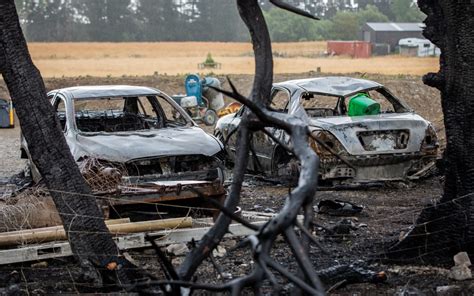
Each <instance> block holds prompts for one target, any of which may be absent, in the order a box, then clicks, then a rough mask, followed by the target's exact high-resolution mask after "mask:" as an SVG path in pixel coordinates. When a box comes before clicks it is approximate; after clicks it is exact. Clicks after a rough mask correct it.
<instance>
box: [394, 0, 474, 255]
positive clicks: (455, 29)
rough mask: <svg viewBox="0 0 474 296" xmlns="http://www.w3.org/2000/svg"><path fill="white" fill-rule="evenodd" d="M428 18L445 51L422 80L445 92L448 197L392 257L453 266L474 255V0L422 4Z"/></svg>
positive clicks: (429, 30)
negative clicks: (458, 258)
mask: <svg viewBox="0 0 474 296" xmlns="http://www.w3.org/2000/svg"><path fill="white" fill-rule="evenodd" d="M418 5H419V7H420V8H421V10H422V11H423V12H424V13H425V14H426V15H427V18H426V20H425V24H426V28H425V29H424V32H423V34H424V36H425V37H426V38H428V39H429V40H431V41H432V42H433V43H434V44H435V45H436V46H438V47H439V48H440V49H441V57H440V70H439V72H438V73H429V74H427V75H425V76H424V77H423V82H424V83H425V84H427V85H429V86H432V87H435V88H437V89H439V91H440V92H441V100H442V108H443V113H444V124H445V127H446V138H447V148H446V149H447V150H446V153H445V164H446V166H445V184H444V194H443V196H442V198H441V199H440V201H439V202H438V203H437V204H435V205H432V206H430V207H427V208H425V209H424V210H423V211H422V213H421V214H420V216H419V217H418V220H417V222H416V224H415V225H414V226H413V228H412V229H411V231H410V232H409V233H408V235H407V236H406V237H405V238H404V239H403V240H401V241H400V242H398V243H397V244H395V245H394V246H392V247H391V248H390V249H389V252H388V255H387V256H388V259H389V260H395V261H398V262H400V261H405V262H425V263H441V262H447V261H448V262H452V256H453V255H454V254H456V253H457V252H459V251H467V252H468V253H469V254H470V255H471V256H474V136H473V130H474V18H473V15H474V5H473V4H472V1H443V0H419V1H418Z"/></svg>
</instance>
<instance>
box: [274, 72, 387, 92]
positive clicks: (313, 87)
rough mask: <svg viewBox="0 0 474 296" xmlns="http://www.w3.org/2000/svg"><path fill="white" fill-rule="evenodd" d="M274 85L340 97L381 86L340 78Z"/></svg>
mask: <svg viewBox="0 0 474 296" xmlns="http://www.w3.org/2000/svg"><path fill="white" fill-rule="evenodd" d="M274 85H275V86H280V87H285V88H288V89H290V90H295V89H297V88H300V89H302V90H303V91H307V92H314V93H320V94H327V95H333V96H342V97H345V96H348V95H351V94H354V93H357V92H360V91H364V90H367V89H373V88H378V87H381V86H382V85H381V84H379V83H377V82H374V81H370V80H365V79H358V78H351V77H340V76H332V77H319V78H309V79H298V80H289V81H285V82H280V83H275V84H274Z"/></svg>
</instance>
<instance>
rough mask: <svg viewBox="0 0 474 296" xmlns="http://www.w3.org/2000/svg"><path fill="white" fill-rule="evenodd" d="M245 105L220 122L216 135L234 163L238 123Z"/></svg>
mask: <svg viewBox="0 0 474 296" xmlns="http://www.w3.org/2000/svg"><path fill="white" fill-rule="evenodd" d="M245 109H246V107H245V106H242V107H241V108H240V109H239V111H237V112H236V113H235V114H233V115H228V116H227V117H226V118H225V119H224V120H222V121H221V122H220V124H222V126H221V127H220V130H219V133H220V135H219V134H217V137H218V138H220V140H221V141H222V142H223V144H224V146H225V149H226V153H227V157H228V158H229V160H230V161H231V162H234V163H235V158H236V147H237V141H238V130H237V129H238V128H239V125H240V121H241V117H242V115H243V114H244V112H245Z"/></svg>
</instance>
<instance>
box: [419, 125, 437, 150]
mask: <svg viewBox="0 0 474 296" xmlns="http://www.w3.org/2000/svg"><path fill="white" fill-rule="evenodd" d="M438 147H439V142H438V136H437V135H436V131H435V129H434V127H433V126H432V125H431V124H430V125H428V128H427V129H426V132H425V138H424V139H423V143H422V145H421V151H423V152H436V151H437V150H438Z"/></svg>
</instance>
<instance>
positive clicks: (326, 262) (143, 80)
mask: <svg viewBox="0 0 474 296" xmlns="http://www.w3.org/2000/svg"><path fill="white" fill-rule="evenodd" d="M313 75H314V73H304V74H288V75H277V76H276V77H275V80H276V81H282V80H287V79H294V78H303V77H308V76H313ZM355 75H357V74H355ZM220 78H223V77H220ZM230 78H231V79H232V80H233V82H234V83H235V84H236V85H237V86H238V88H239V89H240V90H241V91H242V93H243V94H247V93H248V92H249V90H250V87H251V84H252V77H251V76H250V75H231V76H230ZM368 78H369V79H372V80H376V81H378V82H381V83H383V84H385V85H387V86H388V87H389V88H390V89H391V90H392V91H393V92H394V93H395V94H396V95H397V96H399V97H401V98H403V99H404V100H406V101H407V102H408V103H409V105H411V106H412V107H413V108H414V109H415V110H416V111H417V112H418V113H420V114H421V115H422V116H424V117H425V118H427V119H429V120H431V121H432V122H433V123H434V124H435V126H436V129H437V130H438V132H439V133H440V135H442V134H443V127H442V114H441V108H440V102H439V95H438V93H437V92H436V91H435V90H433V89H431V88H429V87H426V86H424V85H423V84H422V82H421V79H420V77H394V76H369V77H368ZM84 84H136V85H149V86H154V87H158V88H160V89H162V90H163V91H165V92H167V93H169V94H175V93H179V92H182V91H183V87H182V84H183V77H181V76H147V77H121V78H93V77H79V78H64V79H47V80H46V85H47V88H48V89H53V88H58V87H65V86H72V85H84ZM224 86H227V84H224ZM6 95H7V93H6V90H5V87H4V86H3V85H0V96H6ZM18 139H19V129H18V128H16V129H10V130H0V148H1V150H0V151H2V154H1V155H0V159H1V163H2V166H1V167H0V177H6V176H9V175H12V174H14V173H16V172H18V171H20V170H21V169H22V167H23V165H24V163H23V161H21V160H19V140H18ZM287 193H288V188H287V187H285V186H281V185H273V184H269V183H262V182H260V181H257V180H256V179H255V178H253V177H248V178H247V180H246V182H245V184H244V190H243V194H242V202H241V206H242V208H243V209H244V210H250V211H266V212H278V211H279V210H280V209H281V207H282V206H283V204H284V202H285V197H286V196H287ZM441 193H442V185H441V180H440V178H439V177H437V176H433V177H431V178H429V179H425V180H421V181H418V182H414V183H407V184H405V183H397V184H390V185H388V186H386V187H383V188H372V189H364V190H340V191H320V192H318V193H317V194H316V200H317V201H319V200H322V199H331V200H334V199H341V200H345V201H349V202H353V203H355V204H358V205H361V206H363V207H364V209H363V211H362V212H361V213H360V214H359V215H357V216H354V217H344V218H345V219H350V220H351V221H352V222H353V223H354V225H355V226H356V229H354V230H352V231H351V232H350V234H349V235H345V236H333V235H329V234H328V233H326V232H325V231H324V229H325V228H331V227H333V226H334V225H336V223H337V222H339V221H340V220H341V219H342V217H335V216H328V215H323V214H316V213H315V222H316V223H317V226H316V227H315V229H314V232H315V235H316V236H317V238H318V240H319V241H320V243H321V245H322V247H323V249H324V250H325V251H327V253H328V254H325V253H323V252H322V251H321V250H320V249H319V248H318V247H316V246H312V247H311V260H312V262H313V264H314V266H315V267H316V269H318V270H320V269H324V268H328V267H331V266H335V265H338V264H350V263H354V262H357V261H358V260H362V261H365V262H369V261H370V259H373V258H375V257H377V255H380V254H383V252H384V247H385V246H386V245H388V244H390V243H392V242H394V241H396V240H397V239H398V238H399V237H400V234H401V233H402V232H403V231H406V230H407V228H408V227H409V226H410V225H411V224H412V223H413V222H414V221H415V219H416V217H417V215H418V213H419V212H420V210H421V209H422V208H423V207H424V206H425V205H427V204H430V203H431V202H432V201H433V200H435V199H437V198H439V196H440V195H441ZM235 243H236V240H234V239H227V240H225V241H224V242H223V243H222V245H223V246H224V247H225V248H226V250H227V255H226V256H225V257H223V258H217V261H218V263H219V265H221V266H222V268H223V272H224V273H225V274H226V275H227V276H229V277H237V276H239V275H243V274H245V273H247V272H248V271H250V270H251V269H252V266H253V265H254V262H253V261H252V257H251V254H250V252H249V251H248V250H246V249H237V250H235V251H232V246H233V245H235ZM290 252H291V251H290V250H289V249H288V247H287V245H286V244H285V242H284V240H278V241H277V243H276V245H275V248H274V250H273V254H272V255H273V256H274V258H275V259H276V260H277V261H278V262H280V263H281V264H282V265H283V266H285V267H287V268H289V269H290V270H291V271H295V265H294V259H292V257H291V256H289V254H290ZM129 255H130V257H131V258H132V259H133V260H135V261H136V262H137V263H138V264H139V265H140V266H141V267H143V268H145V269H147V270H148V271H150V272H153V273H155V274H160V272H159V265H158V263H157V262H158V261H157V260H156V256H155V255H154V254H153V252H152V251H151V250H139V251H131V252H129ZM181 261H182V257H177V258H174V259H173V263H174V264H179V263H180V262H181ZM370 262H371V263H370V266H369V267H370V268H371V269H373V270H375V271H385V272H386V274H387V276H388V280H387V281H386V282H385V283H382V284H355V285H349V286H346V287H344V288H342V289H338V290H334V291H331V292H330V293H329V294H330V295H438V294H437V293H436V288H437V287H438V286H446V285H457V286H459V288H460V290H458V293H456V294H453V295H473V293H474V281H473V280H467V281H463V282H454V281H453V280H450V279H448V276H447V273H448V271H447V269H445V268H449V267H450V266H444V267H441V268H433V267H427V266H397V265H387V264H386V263H385V264H382V263H381V262H379V261H378V260H375V261H370ZM37 263H38V262H28V263H23V264H16V265H9V266H1V267H0V294H1V293H3V292H4V291H1V289H2V287H3V286H4V285H6V284H7V283H6V280H7V278H8V277H9V275H10V274H11V272H17V275H18V276H19V283H20V286H21V288H22V289H23V291H24V294H25V295H27V294H28V295H43V294H52V293H55V294H56V293H77V292H78V291H81V292H84V291H94V289H91V288H87V287H85V286H84V285H81V284H80V280H78V278H80V276H79V275H80V271H79V270H78V269H77V267H76V265H75V264H74V262H73V260H72V259H70V258H63V259H56V260H49V261H48V262H46V263H41V264H37ZM295 272H296V271H295ZM197 276H198V280H199V281H203V282H204V281H211V282H216V283H218V282H220V279H219V277H218V274H217V272H216V271H215V270H214V268H213V267H212V265H211V263H209V262H206V263H204V264H203V265H202V266H201V267H200V269H199V271H198V273H197ZM10 277H11V276H10ZM279 281H280V282H281V284H282V285H283V290H282V291H281V294H287V295H291V294H292V291H293V286H292V285H289V284H287V283H286V282H285V281H284V280H282V279H281V278H279ZM264 287H268V283H264ZM328 288H329V286H328ZM400 291H402V292H403V291H405V294H403V293H402V292H400ZM407 291H415V292H411V293H412V294H408V292H407ZM459 291H461V292H459ZM264 292H269V291H268V290H267V288H264ZM396 293H399V294H396ZM462 293H464V294H462ZM246 294H251V292H250V291H246Z"/></svg>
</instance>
